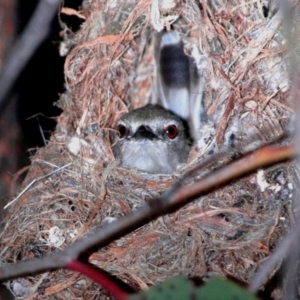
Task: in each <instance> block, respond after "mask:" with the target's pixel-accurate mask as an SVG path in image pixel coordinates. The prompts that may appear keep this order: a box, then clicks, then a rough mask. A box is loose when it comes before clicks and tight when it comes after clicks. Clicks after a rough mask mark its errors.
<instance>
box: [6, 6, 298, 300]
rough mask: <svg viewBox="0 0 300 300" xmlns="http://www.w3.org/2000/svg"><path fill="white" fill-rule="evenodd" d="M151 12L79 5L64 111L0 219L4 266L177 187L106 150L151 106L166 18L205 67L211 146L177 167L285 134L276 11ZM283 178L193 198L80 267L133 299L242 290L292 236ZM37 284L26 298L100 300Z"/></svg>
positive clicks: (252, 180)
mask: <svg viewBox="0 0 300 300" xmlns="http://www.w3.org/2000/svg"><path fill="white" fill-rule="evenodd" d="M208 2H209V3H210V4H208ZM156 3H157V1H150V0H141V1H136V2H135V1H125V2H124V1H121V2H119V3H117V2H114V1H108V2H107V1H101V0H94V1H91V0H90V1H85V4H84V7H83V11H82V12H81V13H82V14H83V15H84V16H85V17H86V22H85V23H84V24H83V25H82V28H81V30H80V31H79V32H78V33H77V34H76V36H75V37H74V39H73V40H67V41H65V42H66V43H68V44H69V45H72V43H75V44H76V46H75V47H74V48H73V49H72V50H71V52H70V53H69V55H68V56H67V59H66V64H65V78H66V87H67V91H66V93H65V94H64V95H62V96H61V98H60V100H59V102H58V104H59V106H60V107H61V108H63V113H62V114H61V116H60V117H59V118H58V124H57V128H56V130H55V132H54V134H53V136H52V138H51V140H50V141H49V143H48V145H47V146H46V147H45V148H42V149H39V150H38V152H37V153H36V155H35V156H34V157H33V158H32V166H31V168H30V170H29V172H28V175H27V177H26V179H25V181H24V184H23V187H25V186H26V185H28V184H29V183H30V182H31V181H32V180H34V179H39V180H36V182H35V184H33V185H32V186H31V187H30V189H29V190H28V191H27V192H25V193H24V195H22V196H21V197H20V199H18V200H17V201H16V202H15V203H14V204H13V205H12V206H11V207H10V209H9V215H8V217H7V219H6V226H5V229H4V231H3V233H2V235H1V249H2V251H1V260H2V262H3V263H13V262H16V261H19V260H24V259H28V258H34V257H39V256H40V255H45V254H47V253H49V252H53V251H55V250H56V249H63V248H64V247H66V246H67V245H69V244H72V243H73V242H74V241H76V240H77V239H79V238H81V237H83V236H84V235H86V234H87V233H88V232H90V231H92V230H95V229H97V228H101V226H102V225H103V224H105V223H106V222H108V220H109V219H108V218H118V217H120V216H123V215H125V214H126V213H128V212H129V211H131V210H132V209H135V208H136V207H139V206H141V205H143V203H145V201H149V200H150V199H151V198H152V197H155V196H157V195H159V194H161V193H162V192H163V191H165V190H166V189H168V188H169V187H171V186H172V184H173V183H174V182H175V181H176V179H177V178H178V176H179V174H175V175H172V176H159V175H151V174H140V173H139V172H137V171H134V170H125V169H120V168H118V167H117V166H116V163H115V162H114V157H113V154H112V151H111V144H110V139H109V135H110V132H111V130H112V129H111V128H113V125H114V123H115V121H116V120H117V119H118V118H119V117H120V116H121V114H123V113H124V112H126V111H128V110H129V109H132V108H136V107H139V106H143V105H144V104H146V103H147V102H148V100H149V99H150V95H151V85H152V82H153V80H154V77H155V61H154V44H155V39H154V36H155V30H154V28H158V27H159V26H160V25H161V23H160V22H161V20H162V19H163V18H164V19H163V20H165V22H168V20H169V19H170V18H168V16H173V17H174V18H175V19H176V16H177V17H178V20H177V21H176V22H175V23H174V25H173V26H174V28H175V29H176V30H178V31H179V32H180V34H181V36H182V38H183V39H184V42H185V46H186V50H187V52H188V51H189V50H190V47H191V45H192V44H196V45H197V46H198V47H199V49H200V50H201V51H202V52H203V53H204V54H206V55H207V56H208V62H209V63H208V69H207V83H206V91H205V105H206V109H207V113H208V118H209V124H210V125H207V126H208V127H210V132H211V140H212V144H211V145H210V146H209V147H207V148H206V149H205V150H203V149H202V148H201V147H200V146H199V145H198V146H197V147H196V148H195V149H194V151H193V152H192V155H191V157H190V160H189V163H188V165H187V166H186V167H185V168H184V169H187V168H189V167H190V166H192V165H193V164H194V163H195V161H198V160H202V159H203V157H206V156H208V152H209V151H210V150H212V149H213V151H215V152H216V150H215V149H218V148H219V149H221V148H222V147H223V145H225V146H226V147H228V146H234V147H235V149H238V150H237V151H239V150H240V149H248V148H251V147H253V144H255V143H253V144H251V145H249V144H247V141H248V140H249V137H251V138H252V140H253V137H255V139H256V141H259V142H265V141H269V140H271V139H273V138H274V137H276V136H279V135H280V134H281V133H282V132H283V131H284V130H285V128H286V127H287V123H288V120H289V117H290V115H291V114H292V113H293V105H294V104H293V100H292V99H291V98H290V96H289V74H288V71H287V70H288V66H287V62H286V57H287V55H288V54H287V50H286V46H285V44H284V43H283V40H284V39H283V36H282V33H281V20H280V16H278V14H275V15H272V14H271V15H270V16H269V17H267V18H265V17H264V16H263V13H262V2H261V1H243V2H241V1H237V0H233V1H226V0H223V1H222V0H215V1H202V2H201V4H200V5H199V3H198V2H197V1H192V0H188V1H186V2H185V3H183V2H179V1H174V2H172V1H169V2H167V1H163V2H160V6H159V12H160V18H159V17H158V16H157V12H158V10H157V7H156V6H155V5H156ZM163 5H165V6H166V5H169V8H168V7H165V8H163V7H162V6H163ZM230 98H232V101H231V103H229V102H228V100H229V99H230ZM228 103H229V104H228ZM205 128H206V127H205ZM232 134H234V135H235V141H234V145H232V143H233V142H232ZM74 137H75V138H74ZM214 137H217V138H214ZM70 142H72V143H70ZM70 150H71V151H70ZM222 160H223V158H222ZM220 162H221V159H220V160H218V159H217V161H216V162H215V163H214V167H215V166H217V165H218V164H219V163H220ZM68 163H71V164H70V165H69V166H66V167H65V168H63V169H61V170H60V171H58V172H54V173H53V174H52V175H49V176H45V175H47V174H50V173H51V172H53V171H54V170H56V169H57V168H58V167H62V166H65V165H67V164H68ZM210 168H212V166H210ZM291 168H293V166H292V165H290V164H289V163H287V164H282V165H280V166H277V167H274V168H272V169H269V170H266V173H265V175H266V178H267V179H268V184H269V187H268V188H266V189H265V191H263V192H262V191H261V189H260V186H259V185H258V183H257V177H256V174H252V175H249V176H248V177H247V178H245V179H242V180H239V181H238V182H235V183H232V184H231V185H229V186H227V187H225V188H222V189H220V190H217V191H215V192H214V193H212V194H210V195H208V196H205V197H201V198H200V199H198V200H197V201H196V202H194V203H192V204H189V205H187V206H186V207H184V208H182V209H180V210H179V211H177V212H175V213H173V214H170V215H166V216H164V217H162V218H159V219H158V220H155V221H153V222H151V223H150V224H148V225H146V226H144V227H142V228H140V229H139V230H137V231H136V232H134V233H132V234H130V235H128V236H126V237H123V238H121V239H119V240H118V241H115V242H113V243H112V244H110V245H109V246H107V247H105V248H104V249H100V250H99V251H97V252H95V253H93V254H92V255H91V257H90V261H91V262H92V263H94V264H95V265H97V266H99V267H101V268H103V269H105V270H106V271H108V272H110V273H112V274H114V275H116V276H117V277H118V278H120V279H121V280H123V281H125V282H126V283H128V284H129V285H130V286H132V287H133V288H134V289H135V290H140V289H146V288H147V287H149V286H150V285H153V284H155V283H158V282H160V281H163V280H165V279H166V278H169V277H172V276H175V275H178V274H181V275H187V276H191V277H200V278H206V277H207V276H210V275H222V276H226V275H231V276H234V277H235V278H238V279H240V280H242V281H245V282H248V281H249V280H250V278H251V276H252V275H253V274H254V272H255V271H256V270H257V268H259V266H260V263H261V262H262V261H263V260H265V259H266V257H267V256H268V254H269V252H270V250H272V249H273V248H274V245H276V243H277V241H278V239H279V238H280V237H281V236H282V235H283V234H284V233H285V232H286V229H287V228H288V227H289V220H288V218H287V215H286V212H285V205H286V204H287V203H288V202H289V200H290V198H289V197H290V193H291V190H289V189H288V183H289V182H292V178H291V173H292V170H291ZM207 171H208V169H206V170H204V171H203V172H207ZM43 176H45V177H43ZM54 226H57V227H58V229H59V230H58V232H59V233H60V235H59V236H60V239H58V242H57V241H56V242H57V243H56V244H55V243H54V241H53V240H51V241H50V240H49V234H50V233H49V230H50V229H51V228H53V227H54ZM42 276H43V275H37V276H34V277H30V278H26V279H24V280H23V281H22V286H23V287H27V288H28V290H29V291H31V293H32V294H31V296H28V297H29V298H28V299H30V298H37V297H38V296H41V295H43V299H66V298H67V299H77V298H80V297H82V298H84V299H96V298H97V297H98V298H97V299H105V298H106V297H107V295H106V293H105V292H104V291H102V290H101V289H100V288H99V287H97V286H96V285H95V284H92V283H91V282H90V281H89V280H88V279H86V278H84V277H83V276H79V275H77V274H69V272H67V271H65V270H60V271H56V272H51V273H48V274H47V278H43V277H42ZM41 278H42V279H43V280H41ZM15 283H16V281H13V283H12V285H13V284H15ZM34 286H35V289H34V290H31V287H34ZM15 291H16V290H15ZM27 293H28V291H27ZM21 294H22V293H21ZM25 295H26V293H25V292H23V294H22V295H20V296H25ZM97 295H98V296H97Z"/></svg>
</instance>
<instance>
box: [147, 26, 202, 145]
mask: <svg viewBox="0 0 300 300" xmlns="http://www.w3.org/2000/svg"><path fill="white" fill-rule="evenodd" d="M158 41H159V45H158V49H157V53H156V64H157V79H156V93H154V94H153V95H152V101H151V102H152V103H153V104H156V103H158V104H161V105H162V106H163V107H164V108H165V109H168V110H170V111H172V112H174V113H175V114H176V115H178V116H180V117H181V118H183V119H184V120H186V121H187V122H188V124H189V128H190V132H191V136H192V137H193V138H194V139H195V140H197V139H198V138H199V132H198V130H199V128H200V126H201V125H202V124H203V122H204V120H205V110H204V106H203V94H204V89H205V80H206V76H205V72H206V70H207V57H206V56H205V55H200V53H199V50H198V48H197V47H196V46H195V45H193V47H192V51H191V55H187V54H186V53H185V52H184V45H183V41H182V40H181V38H180V36H179V34H178V33H177V31H175V30H171V31H165V32H162V33H161V34H160V35H158Z"/></svg>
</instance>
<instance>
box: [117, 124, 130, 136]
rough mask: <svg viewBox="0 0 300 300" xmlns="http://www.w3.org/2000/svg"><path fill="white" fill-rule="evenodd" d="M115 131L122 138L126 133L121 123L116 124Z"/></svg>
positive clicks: (126, 130)
mask: <svg viewBox="0 0 300 300" xmlns="http://www.w3.org/2000/svg"><path fill="white" fill-rule="evenodd" d="M117 131H118V134H119V138H120V139H122V138H124V137H125V136H126V135H127V134H128V129H127V128H126V127H125V126H124V125H122V124H119V125H118V127H117Z"/></svg>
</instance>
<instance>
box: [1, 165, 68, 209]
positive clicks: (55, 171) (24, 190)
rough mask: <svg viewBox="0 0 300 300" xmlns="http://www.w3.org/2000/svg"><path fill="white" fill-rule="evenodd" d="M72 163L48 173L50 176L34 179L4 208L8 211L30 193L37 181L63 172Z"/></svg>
mask: <svg viewBox="0 0 300 300" xmlns="http://www.w3.org/2000/svg"><path fill="white" fill-rule="evenodd" d="M71 164H72V163H71V162H70V163H68V164H66V165H64V166H62V167H58V168H57V169H55V170H54V171H52V172H50V173H48V174H46V175H43V176H40V177H38V178H35V179H33V180H32V181H31V182H30V183H29V184H28V185H27V186H26V187H25V188H24V189H23V191H22V192H21V193H20V194H19V195H18V196H17V197H16V198H14V199H13V200H11V201H10V202H9V203H7V204H6V205H5V206H4V209H7V208H8V207H9V206H11V205H12V204H13V203H15V202H16V201H17V200H18V199H19V198H20V197H21V196H22V195H23V194H24V193H25V192H26V191H28V189H29V188H30V187H31V186H32V185H33V184H34V183H36V182H37V181H39V180H42V179H44V178H46V177H49V176H51V175H53V174H54V173H57V172H59V171H61V170H63V169H65V168H66V167H68V166H70V165H71Z"/></svg>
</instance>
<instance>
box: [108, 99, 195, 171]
mask: <svg viewBox="0 0 300 300" xmlns="http://www.w3.org/2000/svg"><path fill="white" fill-rule="evenodd" d="M116 131H117V133H116V135H115V145H114V146H113V152H114V155H115V157H116V158H117V159H120V162H121V165H122V166H123V167H127V168H136V169H139V170H142V171H147V172H151V173H163V174H170V173H172V172H174V171H175V169H176V168H177V167H178V166H179V165H180V164H182V163H184V162H185V161H186V159H187V157H188V155H189V152H190V148H191V145H192V139H191V138H190V135H189V130H188V127H187V123H186V122H185V121H184V120H182V119H181V118H180V117H178V116H177V115H175V114H174V113H172V112H170V111H168V110H165V109H164V108H162V107H161V106H159V105H152V104H149V105H146V106H144V107H141V108H138V109H135V110H132V111H130V112H129V113H127V114H125V115H124V116H123V117H122V118H121V119H120V120H119V121H118V122H117V124H116Z"/></svg>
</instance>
